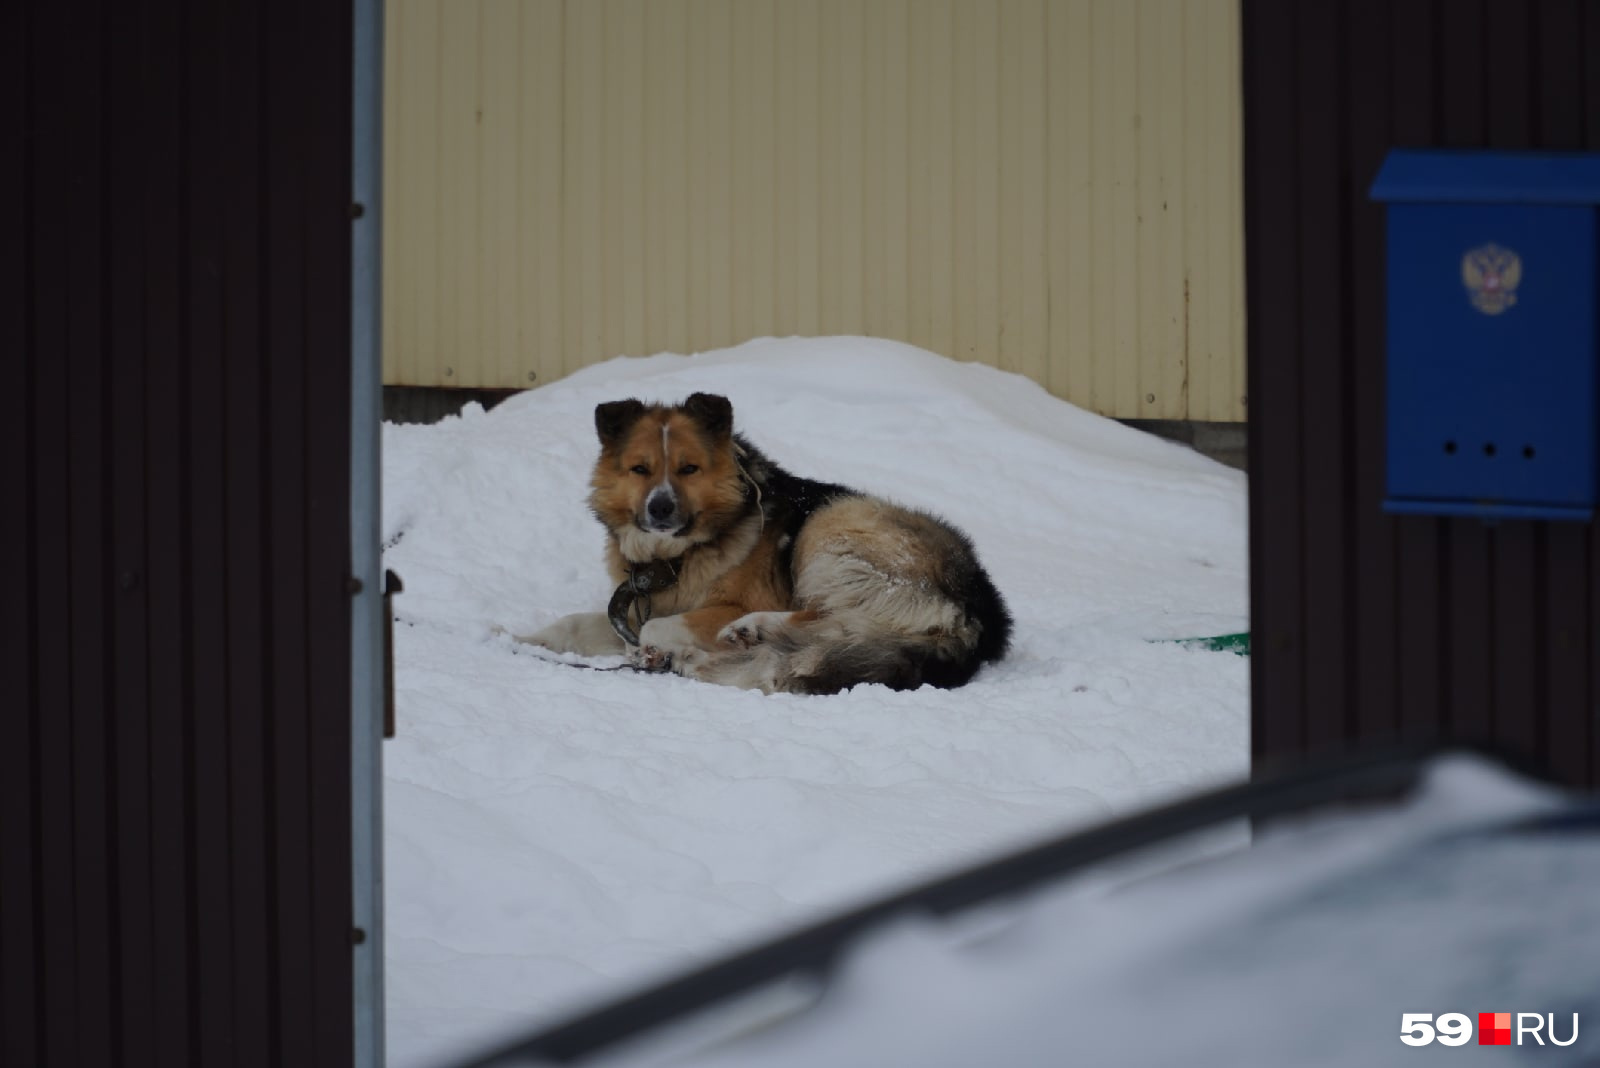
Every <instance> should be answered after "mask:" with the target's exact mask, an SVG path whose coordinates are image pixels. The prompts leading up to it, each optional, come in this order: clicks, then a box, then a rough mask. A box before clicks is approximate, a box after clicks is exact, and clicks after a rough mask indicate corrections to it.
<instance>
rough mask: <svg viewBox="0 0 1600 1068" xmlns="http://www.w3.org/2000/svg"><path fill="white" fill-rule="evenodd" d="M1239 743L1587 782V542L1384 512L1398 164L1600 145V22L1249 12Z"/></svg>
mask: <svg viewBox="0 0 1600 1068" xmlns="http://www.w3.org/2000/svg"><path fill="white" fill-rule="evenodd" d="M1244 30H1245V57H1244V58H1245V94H1246V96H1245V119H1246V142H1245V171H1246V192H1247V204H1248V209H1247V214H1246V226H1247V233H1248V262H1249V288H1250V293H1251V301H1250V311H1249V333H1250V351H1251V352H1252V353H1253V354H1254V358H1253V360H1252V364H1251V369H1250V374H1251V397H1252V400H1253V402H1254V403H1253V404H1252V406H1251V407H1252V412H1251V424H1250V448H1251V452H1252V462H1251V487H1250V489H1251V493H1250V500H1251V533H1250V538H1251V547H1252V579H1251V585H1252V594H1251V603H1252V616H1253V620H1252V623H1253V627H1254V630H1255V633H1256V635H1257V640H1256V642H1255V644H1254V652H1255V656H1254V659H1253V665H1254V680H1253V682H1254V695H1253V704H1254V743H1253V744H1254V751H1255V755H1256V757H1257V758H1258V759H1273V758H1279V757H1292V756H1294V755H1297V754H1300V753H1303V752H1305V751H1308V750H1313V749H1320V748H1325V747H1328V746H1332V745H1338V744H1341V743H1343V742H1346V741H1350V740H1354V739H1380V738H1393V737H1429V736H1440V735H1443V736H1447V737H1457V738H1478V739H1489V740H1492V741H1497V742H1500V743H1502V744H1506V745H1509V746H1512V747H1516V748H1521V749H1524V750H1527V751H1529V752H1530V753H1533V754H1536V755H1539V756H1541V757H1542V758H1544V759H1546V760H1547V761H1548V763H1549V765H1550V767H1551V768H1552V769H1553V770H1554V772H1555V773H1556V774H1558V775H1559V776H1560V777H1561V778H1562V779H1564V780H1566V781H1568V782H1573V783H1584V782H1587V783H1590V784H1593V783H1595V782H1597V781H1600V723H1597V720H1596V715H1597V710H1596V700H1597V698H1600V687H1597V683H1600V680H1597V678H1596V672H1597V668H1600V626H1597V625H1596V624H1597V622H1600V621H1597V619H1596V613H1597V612H1600V596H1597V593H1600V590H1597V586H1600V529H1597V528H1596V527H1595V526H1594V525H1592V524H1591V525H1577V524H1570V523H1567V524H1562V523H1550V524H1540V523H1532V522H1504V523H1499V524H1497V525H1494V526H1486V525H1484V524H1482V523H1480V522H1477V521H1475V520H1465V519H1460V520H1458V519H1432V518H1420V517H1405V518H1390V517H1386V516H1384V515H1383V514H1382V513H1381V512H1380V501H1381V499H1382V493H1383V448H1384V430H1383V381H1384V377H1383V368H1384V291H1383V279H1384V270H1383V254H1384V242H1383V214H1382V211H1381V210H1380V208H1379V207H1378V206H1377V205H1374V204H1372V203H1370V202H1369V201H1368V199H1367V194H1366V190H1367V187H1368V184H1369V183H1370V181H1371V179H1372V177H1373V175H1374V174H1375V173H1376V171H1377V169H1378V166H1379V164H1380V162H1381V161H1382V159H1383V156H1384V154H1385V152H1386V151H1387V150H1388V149H1389V148H1390V147H1391V146H1408V147H1424V146H1449V147H1462V148H1470V147H1494V148H1507V149H1514V148H1546V149H1580V148H1586V149H1589V150H1596V149H1600V60H1597V59H1596V57H1600V9H1597V8H1596V7H1595V5H1593V4H1585V3H1581V2H1579V0H1542V2H1540V3H1537V4H1492V3H1486V2H1481V0H1475V2H1458V3H1457V2H1453V3H1449V4H1444V3H1438V4H1429V3H1407V4H1397V5H1392V4H1389V3H1387V2H1386V0H1345V2H1343V3H1338V4H1330V3H1327V2H1325V0H1302V2H1297V3H1284V2H1281V0H1247V2H1246V3H1245V5H1244Z"/></svg>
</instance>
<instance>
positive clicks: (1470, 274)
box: [1461, 241, 1522, 315]
mask: <svg viewBox="0 0 1600 1068" xmlns="http://www.w3.org/2000/svg"><path fill="white" fill-rule="evenodd" d="M1461 281H1462V284H1464V285H1465V286H1466V287H1467V292H1468V294H1470V295H1471V297H1472V306H1473V307H1474V308H1477V309H1478V310H1479V311H1481V312H1483V314H1485V315H1499V314H1500V313H1501V312H1503V311H1505V310H1506V309H1507V308H1509V307H1511V306H1512V305H1513V304H1515V303H1516V302H1517V286H1518V285H1519V284H1520V283H1521V282H1522V257H1521V256H1518V255H1517V254H1516V253H1515V252H1512V251H1511V250H1510V249H1508V248H1501V247H1500V246H1499V245H1497V244H1495V243H1494V242H1492V241H1491V242H1489V244H1487V245H1481V246H1479V247H1478V248H1475V249H1472V250H1471V251H1470V252H1468V253H1467V254H1466V255H1465V256H1462V257H1461Z"/></svg>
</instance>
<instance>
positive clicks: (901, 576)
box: [517, 393, 1012, 694]
mask: <svg viewBox="0 0 1600 1068" xmlns="http://www.w3.org/2000/svg"><path fill="white" fill-rule="evenodd" d="M594 421H595V430H596V432H597V434H598V435H599V438H600V455H599V458H598V460H597V461H596V462H595V466H594V473H593V476H592V478H591V480H590V487H591V492H590V494H589V507H590V510H591V511H592V512H593V513H594V515H595V517H596V518H597V519H598V520H599V521H600V522H601V524H602V525H603V526H604V527H605V530H606V545H605V562H606V568H607V570H608V571H609V572H610V575H611V580H612V581H613V582H615V583H617V590H616V593H615V594H614V595H613V596H612V598H611V604H610V606H609V608H608V610H607V611H606V612H592V613H580V614H578V615H572V616H567V617H565V618H564V619H561V620H558V621H557V622H555V623H554V624H552V625H550V626H549V627H546V628H545V629H544V630H541V631H539V632H538V633H536V634H533V635H529V636H525V637H523V636H519V637H518V638H517V640H519V641H523V642H527V643H531V644H534V645H539V646H543V647H545V648H548V649H552V650H555V651H557V652H570V653H578V654H581V655H584V656H599V655H606V654H627V655H629V656H630V659H631V661H632V663H633V665H634V666H635V667H637V668H640V669H643V670H648V671H669V670H670V671H673V672H676V673H677V674H680V675H683V676H686V677H689V678H694V679H700V680H702V681H705V682H711V683H718V684H721V685H726V686H738V687H742V688H745V689H756V690H762V691H764V692H766V693H802V694H832V693H838V692H839V691H841V690H846V689H849V688H850V687H852V686H856V685H859V684H861V683H882V684H884V685H885V686H888V687H890V688H892V689H896V690H910V689H916V688H917V687H919V686H921V685H923V684H929V685H932V686H937V687H944V688H953V687H957V686H961V685H963V684H965V683H966V682H968V681H969V680H971V679H972V677H973V676H974V675H975V674H976V673H977V672H978V669H979V668H980V667H982V666H983V665H984V664H988V663H993V662H995V661H997V660H999V659H1001V658H1002V657H1003V656H1004V655H1005V653H1006V650H1007V648H1008V646H1009V644H1010V640H1011V628H1012V620H1011V614H1010V612H1009V611H1008V610H1007V608H1006V604H1005V601H1004V599H1003V598H1002V597H1001V595H1000V592H999V591H998V590H997V589H996V588H995V586H994V583H993V582H992V581H991V580H990V578H989V575H988V573H987V572H986V571H985V570H984V569H983V566H982V565H981V564H980V563H979V562H978V557H977V553H976V552H975V550H974V549H973V546H972V542H971V540H970V539H969V538H968V537H967V536H966V535H965V534H963V533H962V532H961V531H959V530H957V529H956V528H955V527H953V526H951V525H950V524H949V523H947V522H945V521H944V520H942V519H939V518H937V517H935V516H933V515H930V514H928V513H926V512H921V511H916V510H914V509H910V508H904V507H901V506H900V505H897V504H893V503H891V502H889V501H887V500H884V499H882V498H879V497H874V496H870V495H868V494H865V493H861V492H858V491H856V490H853V489H849V488H847V487H845V486H840V485H835V484H833V483H828V482H817V481H813V480H811V479H807V478H800V477H798V476H795V475H792V474H790V473H789V472H787V471H785V470H783V469H782V468H781V467H779V466H778V465H776V464H774V463H773V462H772V461H771V460H769V459H767V457H766V456H765V455H763V454H762V453H761V451H760V450H759V449H757V448H756V447H755V446H754V445H752V444H751V443H750V441H749V440H748V439H746V438H745V437H744V435H742V434H738V433H735V432H734V427H733V405H732V404H731V403H730V402H729V400H728V399H727V398H726V397H721V396H717V395H715V394H710V393H696V394H694V395H693V396H691V397H689V398H688V399H687V400H685V401H684V402H683V403H681V404H677V405H661V404H645V403H643V402H642V401H638V400H620V401H612V402H609V403H606V404H601V405H599V406H598V407H597V408H595V413H594ZM636 628H637V629H636Z"/></svg>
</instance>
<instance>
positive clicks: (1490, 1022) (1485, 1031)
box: [1478, 1012, 1511, 1046]
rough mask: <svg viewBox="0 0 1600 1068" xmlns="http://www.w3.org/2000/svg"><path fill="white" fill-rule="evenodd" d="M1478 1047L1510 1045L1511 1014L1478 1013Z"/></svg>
mask: <svg viewBox="0 0 1600 1068" xmlns="http://www.w3.org/2000/svg"><path fill="white" fill-rule="evenodd" d="M1478 1045H1480V1046H1509V1045H1511V1014H1510V1013H1509V1012H1480V1013H1478Z"/></svg>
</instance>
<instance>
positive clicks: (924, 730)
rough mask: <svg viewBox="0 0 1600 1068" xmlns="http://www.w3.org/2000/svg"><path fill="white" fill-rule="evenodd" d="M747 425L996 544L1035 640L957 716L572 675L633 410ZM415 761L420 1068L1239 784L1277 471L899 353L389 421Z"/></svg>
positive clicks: (394, 977)
mask: <svg viewBox="0 0 1600 1068" xmlns="http://www.w3.org/2000/svg"><path fill="white" fill-rule="evenodd" d="M697 390H704V391H709V392H716V393H722V394H724V395H726V396H728V397H730V398H731V399H732V401H733V404H734V412H735V421H736V424H737V426H738V428H739V429H740V430H741V432H743V433H744V434H745V435H747V436H748V437H749V438H750V439H751V440H752V441H753V442H754V443H755V444H756V445H758V446H759V447H760V448H762V449H763V450H764V451H765V452H766V453H767V454H768V455H770V456H771V457H772V458H773V459H774V460H775V461H777V462H778V463H780V464H781V465H783V466H784V467H786V468H788V469H789V470H791V471H793V472H795V473H796V474H801V475H806V476H810V477H814V478H821V479H826V480H830V481H838V482H843V483H846V484H849V485H853V486H856V487H857V488H860V489H864V490H868V491H872V492H876V493H880V494H883V495H885V496H888V497H891V498H893V499H895V500H897V501H899V502H901V503H904V504H909V505H913V506H917V507H922V508H926V509H929V510H932V511H935V512H937V513H939V514H941V515H943V516H945V517H946V518H948V519H950V520H952V521H953V522H955V523H956V524H957V525H958V526H960V527H962V528H963V529H964V530H966V531H967V533H968V534H970V535H971V537H972V538H973V541H974V543H975V544H976V545H977V547H978V551H979V554H980V557H981V558H982V560H983V561H984V564H985V566H986V567H987V568H988V570H989V572H990V574H991V575H992V576H993V577H994V580H995V582H996V584H997V586H998V587H999V588H1000V590H1001V591H1002V593H1003V594H1005V596H1006V597H1007V599H1008V601H1009V603H1010V606H1011V609H1012V612H1013V614H1014V615H1015V617H1016V622H1017V627H1016V638H1015V641H1014V644H1013V651H1012V653H1011V655H1010V657H1009V658H1008V659H1007V660H1005V661H1004V662H1002V663H1001V664H999V665H997V666H995V667H992V668H989V669H986V670H985V671H984V672H982V673H981V674H980V675H979V676H978V678H977V679H976V680H975V681H974V682H973V683H972V684H970V685H969V686H967V687H965V688H963V689H960V690H956V691H950V692H946V691H937V690H932V689H923V690H919V691H916V692H911V693H893V692H890V691H888V690H886V689H884V688H882V687H876V686H863V687H857V688H856V689H854V690H852V691H850V692H847V693H844V694H841V695H838V696H835V697H799V696H793V695H777V696H763V695H761V694H758V693H752V692H744V691H738V690H730V689H725V688H720V687H712V686H708V685H705V684H702V683H697V682H692V681H689V680H686V679H681V678H678V677H676V676H660V675H639V674H634V673H632V672H629V671H594V670H586V669H584V668H581V667H575V666H571V665H566V664H558V663H553V662H550V661H549V660H548V659H543V658H541V657H540V656H539V655H536V654H535V653H534V652H533V651H531V650H528V649H526V648H524V647H519V646H516V645H514V644H513V643H512V642H511V641H510V640H509V639H507V638H505V637H503V636H499V635H497V634H496V633H495V631H494V628H495V627H497V626H503V627H505V628H506V629H508V630H510V631H513V632H516V633H528V632H531V631H533V630H535V629H537V628H538V627H541V626H543V625H544V624H546V623H548V622H550V621H552V620H554V619H556V618H558V617H559V616H562V615H565V614H567V613H570V612H576V611H598V610H600V609H602V608H603V606H604V604H605V601H606V599H607V597H608V596H609V594H610V592H611V591H610V587H609V582H608V581H607V579H606V576H605V572H604V569H603V567H602V564H601V552H600V550H601V545H602V538H603V534H602V532H601V530H600V527H599V524H598V523H596V522H595V521H594V519H593V518H592V517H591V516H590V515H589V514H588V512H587V510H586V507H585V498H586V495H587V482H588V476H589V471H590V468H591V465H592V463H593V460H594V455H595V452H596V447H597V446H596V443H595V439H594V430H593V410H594V406H595V405H596V404H597V403H600V402H603V401H609V400H616V399H620V398H622V397H627V396H637V397H640V398H641V399H645V400H662V401H675V400H679V399H681V398H683V397H685V396H687V395H688V394H689V393H692V392H695V391H697ZM383 446H384V487H383V493H384V535H385V541H386V546H387V548H386V552H385V561H384V562H385V565H386V566H387V567H391V568H394V569H395V570H396V571H398V572H399V573H400V575H401V576H402V577H403V579H404V582H405V592H404V594H402V595H401V596H400V597H399V598H398V599H397V601H396V616H397V618H398V620H399V622H397V624H396V629H395V645H396V702H397V711H398V719H399V737H398V738H396V739H394V740H393V741H390V742H388V743H387V744H386V748H385V761H386V768H385V778H386V782H385V793H386V799H385V820H386V825H387V827H386V835H385V848H386V865H387V871H386V880H387V924H388V927H387V943H388V944H387V952H388V969H387V984H388V1037H389V1054H390V1063H391V1064H392V1065H394V1066H396V1068H408V1066H418V1065H431V1064H436V1063H438V1062H439V1061H440V1060H441V1059H442V1058H444V1057H447V1056H450V1055H453V1054H458V1053H460V1052H462V1051H463V1050H475V1049H480V1048H482V1047H483V1045H484V1044H485V1042H487V1041H492V1040H493V1039H495V1038H497V1037H501V1036H504V1035H507V1034H513V1033H518V1032H522V1031H526V1030H527V1029H529V1028H530V1027H533V1026H536V1025H538V1024H540V1023H547V1022H550V1021H552V1020H554V1019H556V1018H558V1017H559V1016H561V1015H562V1014H564V1013H567V1012H570V1011H572V1010H574V1009H576V1008H579V1007H582V1006H584V1005H587V1004H590V1003H592V1002H593V1001H595V1000H597V999H602V998H605V997H607V996H610V995H613V994H615V993H616V992H618V991H619V990H622V989H625V988H632V987H635V986H637V985H638V984H639V983H641V982H644V981H647V980H649V979H651V978H653V977H657V976H661V975H666V974H670V973H672V972H675V971H677V970H679V969H681V968H682V967H685V966H687V965H689V964H692V963H694V962H696V961H699V960H704V959H708V958H711V957H715V956H717V955H719V954H721V953H723V952H726V951H727V950H728V949H730V948H731V947H734V946H737V945H742V944H745V943H747V942H749V941H752V940H755V939H759V938H761V937H763V936H765V935H769V934H771V933H772V932H774V931H776V930H780V929H784V928H788V927H791V926H793V925H795V924H796V923H800V922H804V921H806V920H808V919H814V918H816V917H817V916H819V915H821V914H823V913H825V912H827V911H830V910H832V909H834V908H838V907H840V906H843V905H845V904H848V903H851V902H855V901H859V900H862V899H864V898H867V897H870V896H873V895H874V894H876V893H878V892H881V891H883V890H885V889H887V888H890V887H893V886H898V885H901V884H904V883H905V882H907V881H909V880H913V879H916V878H919V877H925V876H927V875H928V874H931V873H935V872H940V871H944V870H948V869H949V868H951V867H953V866H958V865H961V864H964V863H968V862H971V861H972V860H975V859H977V858H980V857H983V856H987V855H991V854H993V853H995V852H996V851H1000V850H1003V849H1005V848H1007V847H1011V846H1015V845H1017V844H1019V843H1022V842H1026V841H1029V840H1033V839H1036V838H1038V837H1040V836H1043V835H1045V834H1047V833H1056V832H1059V831H1060V830H1061V829H1062V828H1064V827H1068V826H1072V825H1075V824H1083V823H1090V822H1098V821H1100V820H1103V819H1105V818H1106V817H1108V816H1111V815H1115V814H1121V813H1125V812H1128V811H1131V810H1135V809H1138V808H1142V807H1144V806H1146V805H1148V804H1150V803H1153V802H1155V801H1158V800H1161V799H1164V798H1167V797H1170V796H1172V795H1173V794H1176V793H1182V792H1187V791H1188V790H1191V789H1193V788H1197V787H1200V786H1204V785H1210V784H1213V783H1216V782H1219V781H1223V780H1230V779H1237V778H1239V777H1241V776H1243V774H1244V773H1245V771H1246V768H1247V764H1248V661H1247V660H1246V659H1244V658H1241V657H1237V656H1233V655H1231V654H1226V653H1214V652H1207V651H1204V650H1201V649H1195V648H1188V647H1184V646H1181V645H1176V644H1171V643H1168V642H1165V641H1162V639H1171V638H1179V637H1186V636H1193V635H1209V634H1221V633H1228V632H1233V631H1240V630H1245V629H1248V608H1247V596H1246V595H1247V579H1246V572H1247V568H1246V559H1247V558H1246V543H1245V524H1246V518H1245V481H1244V476H1243V475H1242V474H1240V473H1239V472H1236V471H1233V470H1230V469H1228V468H1225V467H1222V466H1221V465H1219V464H1216V463H1213V462H1212V461H1210V460H1208V459H1206V458H1204V457H1202V456H1200V455H1198V454H1196V453H1194V452H1192V451H1190V450H1188V449H1186V448H1183V447H1181V446H1176V445H1172V444H1170V443H1167V442H1163V441H1160V440H1157V439H1155V438H1152V437H1150V436H1148V435H1146V434H1143V433H1140V432H1138V431H1134V430H1131V429H1129V428H1127V427H1124V426H1121V425H1120V424H1117V423H1115V422H1112V421H1110V420H1107V419H1103V418H1100V417H1098V416H1095V415H1092V414H1090V413H1087V412H1085V411H1082V410H1080V409H1078V408H1075V407H1073V406H1071V405H1069V404H1066V403H1064V402H1062V401H1059V400H1057V399H1055V398H1053V397H1051V396H1050V395H1049V394H1048V393H1047V392H1045V391H1044V390H1043V389H1042V388H1040V387H1039V386H1037V385H1036V384H1034V383H1032V382H1031V381H1029V380H1027V379H1024V378H1022V377H1020V376H1016V375H1011V374H1006V373H1003V372H1000V371H997V370H994V369H992V368H989V367H986V366H983V365H979V364H965V363H956V362H953V361H949V360H945V359H943V358H940V357H937V356H934V355H932V354H930V353H926V352H923V351H921V350H918V349H914V348H911V347H909V346H905V345H901V344H898V343H893V342H887V341H878V340H870V339H864V338H825V339H787V340H773V339H763V340H759V341H753V342H749V343H746V344H744V345H741V346H738V347H736V348H733V349H727V350H723V351H719V352H712V353H703V354H699V355H695V356H676V355H658V356H652V357H647V358H633V359H616V360H612V361H609V362H607V363H604V364H600V365H597V366H593V367H590V368H587V369H585V370H583V371H581V372H579V373H577V374H575V375H573V376H571V377H569V378H567V379H564V380H562V381H560V382H556V383H553V384H551V385H549V386H545V387H543V388H540V389H537V390H533V391H530V392H528V393H525V394H521V395H519V396H517V397H515V398H513V399H511V400H508V401H506V402H505V403H503V404H501V405H500V406H499V407H497V408H495V409H494V410H493V411H492V412H487V413H485V412H484V411H483V410H482V409H481V408H478V407H476V406H469V407H468V409H467V410H466V411H464V412H463V414H462V416H461V417H460V418H456V419H449V420H446V421H445V422H443V423H440V424H438V425H435V426H429V427H418V426H394V425H388V426H385V428H384V441H383Z"/></svg>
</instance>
